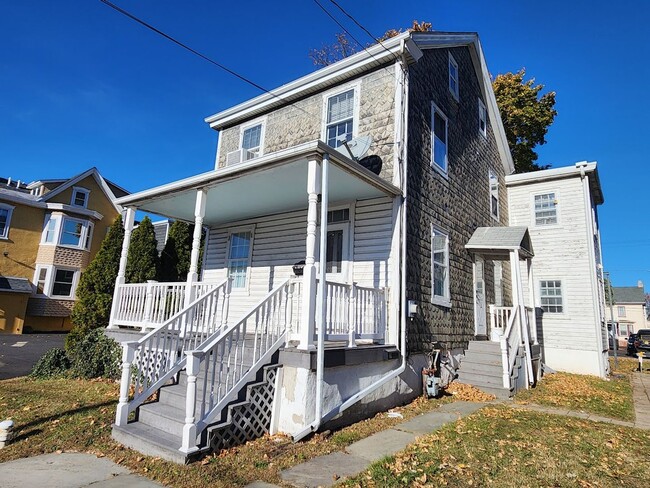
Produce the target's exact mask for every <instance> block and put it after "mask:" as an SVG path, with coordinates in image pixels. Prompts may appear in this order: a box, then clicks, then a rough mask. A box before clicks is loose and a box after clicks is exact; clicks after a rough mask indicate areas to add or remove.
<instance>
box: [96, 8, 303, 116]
mask: <svg viewBox="0 0 650 488" xmlns="http://www.w3.org/2000/svg"><path fill="white" fill-rule="evenodd" d="M99 1H100V2H102V3H104V4H106V5H108V6H109V7H111V8H112V9H113V10H116V11H117V12H119V13H121V14H122V15H125V16H126V17H128V18H130V19H131V20H134V21H135V22H137V23H138V24H140V25H142V26H144V27H146V28H147V29H149V30H151V31H153V32H155V33H156V34H158V35H161V36H163V37H164V38H165V39H167V40H169V41H171V42H173V43H174V44H176V45H178V46H180V47H182V48H183V49H186V50H188V51H189V52H191V53H192V54H194V55H196V56H198V57H199V58H201V59H204V60H205V61H207V62H208V63H211V64H213V65H215V66H217V67H218V68H221V69H222V70H224V71H225V72H227V73H229V74H231V75H232V76H235V77H236V78H239V79H240V80H241V81H243V82H244V83H248V84H249V85H251V86H254V87H255V88H257V89H258V90H261V91H263V92H265V93H268V94H269V95H271V96H273V97H275V98H277V99H278V100H280V101H282V102H285V103H289V105H291V106H293V107H295V108H297V109H298V110H300V111H302V112H304V113H305V114H307V115H308V116H310V117H313V116H314V114H310V113H309V112H307V111H306V110H304V109H302V108H300V107H298V106H297V105H295V104H293V103H291V102H287V101H286V100H285V99H284V98H282V97H281V96H279V95H276V94H275V93H273V92H271V91H270V90H268V89H266V88H264V87H263V86H261V85H258V84H257V83H255V82H254V81H252V80H250V79H248V78H246V77H245V76H243V75H240V74H239V73H237V72H236V71H234V70H232V69H230V68H228V67H226V66H224V65H223V64H221V63H219V62H217V61H215V60H213V59H211V58H209V57H207V56H206V55H205V54H202V53H200V52H199V51H197V50H196V49H192V48H191V47H190V46H188V45H187V44H184V43H182V42H181V41H179V40H177V39H174V38H173V37H172V36H170V35H169V34H165V33H164V32H163V31H161V30H160V29H157V28H156V27H154V26H153V25H151V24H148V23H147V22H145V21H144V20H141V19H139V18H138V17H136V16H135V15H133V14H131V13H130V12H127V11H126V10H124V9H123V8H121V7H118V6H117V5H115V4H114V3H112V2H109V1H108V0H99Z"/></svg>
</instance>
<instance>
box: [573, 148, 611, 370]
mask: <svg viewBox="0 0 650 488" xmlns="http://www.w3.org/2000/svg"><path fill="white" fill-rule="evenodd" d="M586 166H587V162H586V161H584V162H582V163H576V168H578V169H579V170H580V180H581V181H582V194H583V197H584V205H585V218H586V221H587V222H586V223H587V245H588V246H589V248H588V249H589V250H590V251H589V267H590V272H589V279H590V281H591V289H592V290H596V289H597V288H596V287H597V284H596V260H595V257H594V252H595V249H594V228H593V216H592V212H591V198H590V192H589V177H588V176H587V174H586V172H585V167H586ZM593 309H594V318H597V317H598V316H599V315H600V307H598V305H597V304H596V303H594V306H593ZM601 333H602V331H601V327H599V328H598V332H597V333H596V352H597V353H598V369H599V370H600V374H601V375H602V376H604V375H605V373H606V371H607V368H605V361H604V358H603V338H602V337H601Z"/></svg>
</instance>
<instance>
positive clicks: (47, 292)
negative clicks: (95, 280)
mask: <svg viewBox="0 0 650 488" xmlns="http://www.w3.org/2000/svg"><path fill="white" fill-rule="evenodd" d="M43 269H45V270H46V275H45V281H44V283H43V293H38V282H39V276H40V273H41V270H43ZM58 270H61V271H72V272H73V273H74V274H73V277H72V286H71V288H70V295H54V294H53V293H52V292H53V290H54V281H55V278H56V272H57V271H58ZM80 276H81V270H80V269H78V268H71V267H68V266H53V265H42V264H37V265H36V270H35V271H34V280H33V284H34V295H36V296H38V297H49V298H55V299H57V300H76V298H77V286H78V285H79V278H80Z"/></svg>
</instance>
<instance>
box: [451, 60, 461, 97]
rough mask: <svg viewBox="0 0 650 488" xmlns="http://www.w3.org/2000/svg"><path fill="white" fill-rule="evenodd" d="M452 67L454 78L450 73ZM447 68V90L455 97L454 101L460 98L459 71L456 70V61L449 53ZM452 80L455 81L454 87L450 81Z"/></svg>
mask: <svg viewBox="0 0 650 488" xmlns="http://www.w3.org/2000/svg"><path fill="white" fill-rule="evenodd" d="M452 67H453V68H454V69H455V70H456V78H454V77H453V76H452V74H451V68H452ZM448 70H449V81H448V85H449V91H450V92H451V94H452V95H453V97H454V98H455V99H456V101H458V100H460V72H459V71H458V63H457V62H456V60H455V59H454V57H453V56H452V54H451V53H449V65H448ZM452 80H454V81H455V82H456V89H455V90H454V88H453V87H452V84H451V81H452Z"/></svg>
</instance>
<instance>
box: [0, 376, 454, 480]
mask: <svg viewBox="0 0 650 488" xmlns="http://www.w3.org/2000/svg"><path fill="white" fill-rule="evenodd" d="M118 389H119V385H117V384H116V383H113V382H106V381H84V380H70V379H60V380H29V379H26V378H16V379H11V380H4V381H0V419H6V418H12V419H13V420H14V422H15V425H16V431H17V436H18V437H17V438H16V440H15V441H14V442H13V443H12V444H10V445H9V446H8V447H6V448H5V449H2V450H0V462H4V461H9V460H12V459H18V458H24V457H29V456H37V455H39V454H45V453H51V452H56V451H68V452H70V451H79V452H90V453H93V454H96V455H99V456H106V457H108V458H110V459H112V460H114V461H116V462H117V463H119V464H121V465H123V466H125V467H127V468H128V469H130V470H131V471H133V472H136V473H139V474H142V475H144V476H147V477H149V478H151V479H153V480H156V481H158V482H160V483H162V484H164V485H167V486H171V487H182V488H186V487H188V486H201V485H204V484H208V483H209V484H210V486H215V487H217V486H223V487H226V486H227V487H233V486H243V485H246V484H248V483H250V482H252V481H255V480H258V479H259V480H264V481H267V482H270V483H279V481H280V479H279V472H280V470H281V469H284V468H287V467H290V466H293V465H296V464H299V463H302V462H304V461H306V460H308V459H311V458H313V457H315V456H319V455H322V454H327V453H330V452H334V451H339V450H342V449H343V448H344V447H346V446H348V445H349V444H351V443H353V442H355V441H357V440H359V439H362V438H364V437H367V436H368V435H370V434H373V433H375V432H378V431H380V430H384V429H387V428H390V427H392V426H393V425H395V424H397V423H399V422H401V421H402V419H399V418H390V417H388V416H387V415H386V414H378V415H376V416H375V417H373V418H371V419H368V420H366V421H363V422H359V423H356V424H354V425H351V426H349V427H346V428H343V429H340V430H338V431H335V432H334V433H333V434H331V435H325V434H321V435H317V436H314V437H312V438H311V440H309V441H306V442H300V443H297V444H294V443H293V442H291V441H290V440H289V439H288V438H286V437H282V436H275V437H270V436H267V437H264V438H261V439H257V440H255V441H253V442H249V443H247V444H246V445H244V446H239V447H235V448H232V449H229V450H226V451H222V452H221V453H219V454H218V455H212V456H209V457H206V458H205V459H204V460H203V461H201V462H199V463H194V464H192V465H189V466H179V465H177V464H173V463H169V462H166V461H162V460H160V459H156V458H151V457H147V456H142V455H141V454H140V453H138V452H136V451H132V450H130V449H127V448H124V447H122V446H120V445H119V444H117V443H116V442H114V441H113V440H112V438H111V423H112V422H113V420H114V415H115V405H116V399H117V396H118ZM450 401H452V398H451V397H445V398H444V399H442V400H424V399H423V398H419V399H416V400H415V401H413V402H412V403H410V404H409V405H406V406H404V407H402V408H400V409H399V412H400V413H401V414H402V415H403V416H404V419H408V418H411V417H414V416H415V415H418V414H420V413H423V412H426V411H429V410H432V409H434V408H436V407H438V406H440V405H441V404H443V403H448V402H450Z"/></svg>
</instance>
